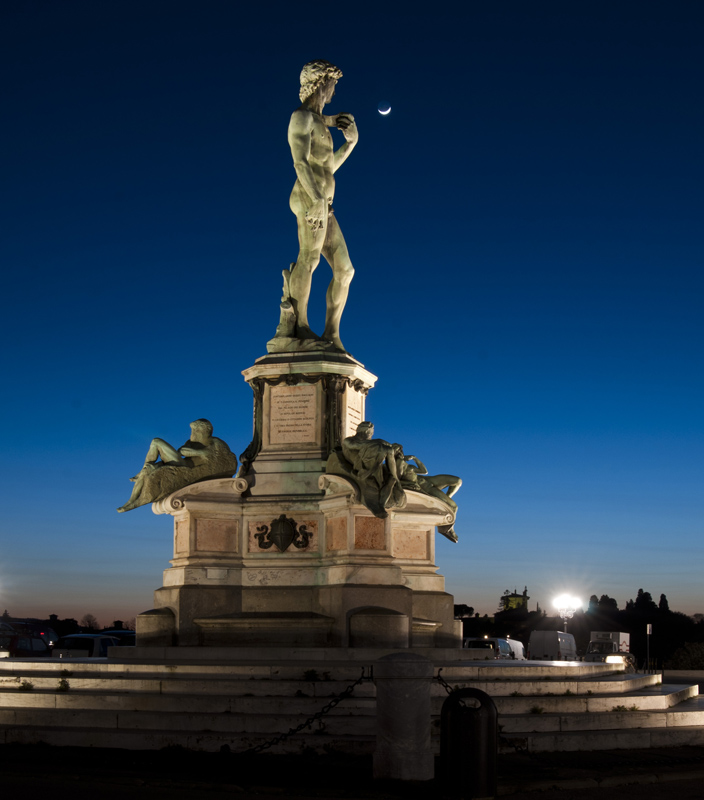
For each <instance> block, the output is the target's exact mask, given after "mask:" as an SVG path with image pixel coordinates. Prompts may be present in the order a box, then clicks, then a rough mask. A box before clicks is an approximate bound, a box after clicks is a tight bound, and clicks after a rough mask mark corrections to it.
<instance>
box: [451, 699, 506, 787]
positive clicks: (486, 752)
mask: <svg viewBox="0 0 704 800" xmlns="http://www.w3.org/2000/svg"><path fill="white" fill-rule="evenodd" d="M465 700H468V701H470V702H467V703H465V702H464V701H465ZM472 701H473V702H472ZM498 718H499V714H498V711H497V710H496V706H495V705H494V701H493V700H492V699H491V697H489V695H488V694H487V693H486V692H482V691H481V690H480V689H471V688H468V689H455V691H454V692H452V694H451V695H449V697H448V698H447V700H445V702H444V703H443V705H442V711H441V712H440V770H441V773H440V774H441V778H442V786H443V795H444V796H445V797H453V798H462V800H486V799H487V798H493V797H495V796H496V760H497V752H498V745H499V724H498Z"/></svg>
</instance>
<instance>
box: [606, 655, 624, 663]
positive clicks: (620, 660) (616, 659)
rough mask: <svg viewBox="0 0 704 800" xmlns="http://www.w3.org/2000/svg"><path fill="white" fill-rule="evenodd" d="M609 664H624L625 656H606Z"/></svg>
mask: <svg viewBox="0 0 704 800" xmlns="http://www.w3.org/2000/svg"><path fill="white" fill-rule="evenodd" d="M606 663H607V664H623V656H606Z"/></svg>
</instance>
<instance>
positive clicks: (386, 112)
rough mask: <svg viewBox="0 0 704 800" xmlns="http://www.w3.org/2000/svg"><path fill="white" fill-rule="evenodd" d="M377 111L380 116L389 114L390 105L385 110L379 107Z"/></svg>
mask: <svg viewBox="0 0 704 800" xmlns="http://www.w3.org/2000/svg"><path fill="white" fill-rule="evenodd" d="M379 113H380V114H381V116H382V117H385V116H386V115H387V114H390V113H391V106H389V107H388V108H387V109H386V111H382V110H381V109H379Z"/></svg>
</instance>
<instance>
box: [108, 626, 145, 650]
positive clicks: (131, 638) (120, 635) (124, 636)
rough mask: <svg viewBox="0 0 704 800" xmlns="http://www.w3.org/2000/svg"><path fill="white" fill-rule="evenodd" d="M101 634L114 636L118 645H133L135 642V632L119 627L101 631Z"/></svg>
mask: <svg viewBox="0 0 704 800" xmlns="http://www.w3.org/2000/svg"><path fill="white" fill-rule="evenodd" d="M101 633H102V634H103V636H114V637H115V639H117V643H118V644H119V645H120V647H134V645H135V644H136V643H137V638H136V637H137V634H136V633H135V632H134V631H127V630H124V629H123V628H119V629H118V630H114V631H101Z"/></svg>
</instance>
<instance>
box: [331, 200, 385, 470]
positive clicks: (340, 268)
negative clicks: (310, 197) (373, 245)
mask: <svg viewBox="0 0 704 800" xmlns="http://www.w3.org/2000/svg"><path fill="white" fill-rule="evenodd" d="M323 255H324V256H325V260H326V261H327V262H328V264H330V267H331V268H332V280H331V281H330V285H329V286H328V291H327V295H326V298H325V299H326V313H325V330H324V331H323V339H325V341H327V342H332V343H333V344H334V345H335V347H337V348H338V349H340V350H344V349H345V348H344V347H343V345H342V341H341V340H340V319H341V317H342V311H343V309H344V307H345V303H346V302H347V295H348V293H349V290H350V282H351V281H352V277H353V276H354V267H353V266H352V262H351V261H350V255H349V253H348V252H347V245H346V244H345V239H344V237H343V235H342V231H341V230H340V226H339V225H338V224H337V220H336V219H335V215H334V214H328V229H327V236H326V237H325V244H324V245H323ZM390 460H391V461H393V458H392V459H390ZM394 467H395V464H394Z"/></svg>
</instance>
